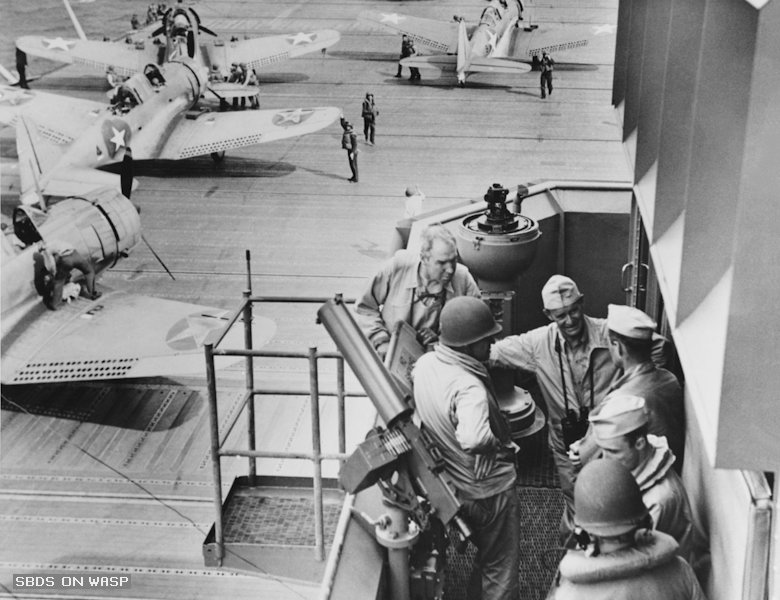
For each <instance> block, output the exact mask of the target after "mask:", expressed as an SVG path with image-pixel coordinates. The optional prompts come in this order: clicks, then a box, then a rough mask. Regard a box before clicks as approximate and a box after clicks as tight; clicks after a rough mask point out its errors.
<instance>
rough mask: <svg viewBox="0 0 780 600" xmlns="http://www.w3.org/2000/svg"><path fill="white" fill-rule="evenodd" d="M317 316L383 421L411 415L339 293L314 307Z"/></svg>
mask: <svg viewBox="0 0 780 600" xmlns="http://www.w3.org/2000/svg"><path fill="white" fill-rule="evenodd" d="M317 318H318V319H319V320H320V322H321V323H322V324H323V325H325V329H327V330H328V333H329V334H330V336H331V337H332V338H333V341H334V342H336V346H337V347H338V349H339V351H340V352H341V354H342V355H343V356H344V359H345V360H346V361H347V364H348V365H349V366H350V368H351V369H352V372H353V373H355V376H356V377H357V378H358V380H359V381H360V384H361V385H362V386H363V389H364V390H365V391H366V394H368V397H369V398H370V399H371V401H372V402H373V403H374V406H375V407H376V410H377V412H378V413H379V416H380V417H382V420H383V421H384V422H385V425H386V426H387V427H388V428H389V427H392V426H393V424H395V423H396V422H397V421H398V420H400V419H402V418H404V417H407V416H408V415H410V414H411V413H412V408H411V406H410V405H409V404H408V403H407V402H406V401H405V398H404V394H403V392H402V391H401V388H400V387H399V385H398V383H396V381H395V380H394V379H393V376H392V375H391V374H390V372H389V371H388V370H387V368H386V367H385V366H384V365H383V364H382V360H381V359H380V358H379V355H378V354H377V353H376V351H375V350H374V348H373V347H372V346H371V343H370V342H369V341H368V340H367V339H366V336H365V335H363V332H362V331H361V330H360V327H358V324H357V323H356V322H355V319H354V317H353V316H352V315H351V314H350V312H349V309H348V308H347V306H346V305H345V304H344V301H343V300H342V298H341V296H340V295H339V296H336V297H335V298H333V299H331V300H328V301H327V302H325V304H323V305H322V306H321V307H320V309H319V310H318V311H317Z"/></svg>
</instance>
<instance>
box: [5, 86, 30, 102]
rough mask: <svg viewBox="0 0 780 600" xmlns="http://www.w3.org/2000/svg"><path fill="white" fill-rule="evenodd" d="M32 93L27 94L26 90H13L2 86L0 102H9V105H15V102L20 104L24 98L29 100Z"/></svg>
mask: <svg viewBox="0 0 780 600" xmlns="http://www.w3.org/2000/svg"><path fill="white" fill-rule="evenodd" d="M32 97H33V95H32V94H28V93H27V92H23V91H21V90H19V91H17V90H13V89H8V88H4V89H2V90H0V104H10V105H11V106H16V105H17V104H21V103H22V102H23V101H25V100H29V99H30V98H32Z"/></svg>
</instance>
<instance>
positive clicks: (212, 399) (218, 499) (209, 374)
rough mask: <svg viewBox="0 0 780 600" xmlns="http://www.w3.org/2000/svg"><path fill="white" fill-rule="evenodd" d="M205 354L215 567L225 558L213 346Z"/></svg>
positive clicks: (209, 345)
mask: <svg viewBox="0 0 780 600" xmlns="http://www.w3.org/2000/svg"><path fill="white" fill-rule="evenodd" d="M204 349H205V352H206V381H207V384H208V392H209V427H210V430H211V468H212V472H213V475H214V506H215V508H216V518H215V519H214V541H215V543H216V559H217V566H219V567H221V566H222V559H223V557H224V556H225V546H224V544H225V540H224V537H223V531H222V465H221V463H220V457H219V451H220V447H219V414H218V412H217V378H216V370H215V368H214V354H213V345H212V344H206V345H205V346H204Z"/></svg>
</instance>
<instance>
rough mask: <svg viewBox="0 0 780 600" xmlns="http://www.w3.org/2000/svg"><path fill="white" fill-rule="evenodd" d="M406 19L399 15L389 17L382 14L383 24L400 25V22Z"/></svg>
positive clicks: (393, 14)
mask: <svg viewBox="0 0 780 600" xmlns="http://www.w3.org/2000/svg"><path fill="white" fill-rule="evenodd" d="M405 19H406V17H403V16H401V15H399V14H397V13H392V14H390V15H388V14H387V13H382V21H381V22H382V23H394V24H396V25H398V23H399V22H401V21H403V20H405Z"/></svg>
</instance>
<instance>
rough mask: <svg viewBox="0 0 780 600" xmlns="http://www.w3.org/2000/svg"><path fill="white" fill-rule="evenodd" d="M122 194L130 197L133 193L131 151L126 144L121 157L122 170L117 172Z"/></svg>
mask: <svg viewBox="0 0 780 600" xmlns="http://www.w3.org/2000/svg"><path fill="white" fill-rule="evenodd" d="M119 181H120V184H121V190H122V195H123V196H124V197H125V198H127V199H128V200H129V199H130V194H132V193H133V151H132V150H131V149H130V147H129V146H128V147H127V148H126V149H125V156H124V158H123V159H122V170H121V171H120V173H119Z"/></svg>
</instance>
